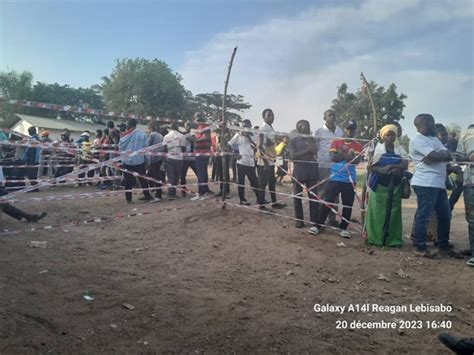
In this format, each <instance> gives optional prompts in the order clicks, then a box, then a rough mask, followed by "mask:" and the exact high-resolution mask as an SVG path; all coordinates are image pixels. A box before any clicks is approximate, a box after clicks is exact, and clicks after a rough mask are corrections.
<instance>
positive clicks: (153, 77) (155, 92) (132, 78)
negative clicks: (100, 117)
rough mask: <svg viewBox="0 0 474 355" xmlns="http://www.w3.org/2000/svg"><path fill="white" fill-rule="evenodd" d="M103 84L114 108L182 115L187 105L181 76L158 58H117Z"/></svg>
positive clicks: (145, 113)
mask: <svg viewBox="0 0 474 355" xmlns="http://www.w3.org/2000/svg"><path fill="white" fill-rule="evenodd" d="M96 88H97V87H96ZM99 88H100V90H101V91H102V94H103V96H104V99H105V104H106V107H107V109H108V110H111V111H125V112H133V113H138V114H142V115H158V116H163V117H178V115H179V113H180V112H182V111H183V110H184V106H185V101H184V95H185V89H184V87H183V85H182V84H181V77H180V76H179V74H177V73H174V72H173V71H171V69H170V68H169V67H168V65H167V64H166V63H165V62H163V61H161V60H158V59H153V60H147V59H143V58H136V59H120V60H117V62H116V66H115V68H114V69H113V71H112V74H110V76H105V77H103V78H102V85H101V86H100V87H99Z"/></svg>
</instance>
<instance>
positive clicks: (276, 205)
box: [272, 202, 286, 210]
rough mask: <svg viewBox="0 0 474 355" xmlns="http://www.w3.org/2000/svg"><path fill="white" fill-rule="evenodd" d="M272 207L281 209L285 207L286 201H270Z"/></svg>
mask: <svg viewBox="0 0 474 355" xmlns="http://www.w3.org/2000/svg"><path fill="white" fill-rule="evenodd" d="M272 207H273V208H276V209H277V210H281V209H282V208H285V207H286V203H279V202H275V203H272Z"/></svg>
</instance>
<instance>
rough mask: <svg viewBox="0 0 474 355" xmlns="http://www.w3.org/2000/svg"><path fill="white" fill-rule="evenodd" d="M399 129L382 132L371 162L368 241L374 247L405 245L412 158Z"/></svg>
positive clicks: (382, 130) (383, 129) (392, 127)
mask: <svg viewBox="0 0 474 355" xmlns="http://www.w3.org/2000/svg"><path fill="white" fill-rule="evenodd" d="M397 133H398V128H397V126H395V125H392V124H390V125H386V126H384V127H383V128H382V129H381V130H380V139H381V142H380V143H379V144H378V145H377V147H376V149H375V152H374V156H373V158H372V160H371V161H370V162H369V172H370V176H369V202H368V206H367V215H366V216H367V217H366V231H367V241H368V242H369V244H372V245H379V246H390V247H395V246H400V245H402V199H401V188H400V185H401V180H402V176H403V172H404V171H405V170H407V168H408V156H407V155H406V152H405V150H404V149H400V146H399V145H398V144H396V139H397Z"/></svg>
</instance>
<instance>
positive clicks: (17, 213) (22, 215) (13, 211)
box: [0, 203, 31, 221]
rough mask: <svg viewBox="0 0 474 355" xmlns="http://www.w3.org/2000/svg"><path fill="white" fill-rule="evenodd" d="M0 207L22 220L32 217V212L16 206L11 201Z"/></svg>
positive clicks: (11, 215)
mask: <svg viewBox="0 0 474 355" xmlns="http://www.w3.org/2000/svg"><path fill="white" fill-rule="evenodd" d="M0 208H1V209H2V210H3V212H5V213H6V214H7V215H9V216H10V217H13V218H15V219H16V220H18V221H21V219H22V218H28V217H31V215H30V214H28V213H26V212H24V211H22V210H20V209H19V208H16V207H15V206H12V205H10V204H9V203H5V204H0Z"/></svg>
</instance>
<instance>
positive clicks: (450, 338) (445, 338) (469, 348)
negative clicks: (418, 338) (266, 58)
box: [438, 332, 474, 354]
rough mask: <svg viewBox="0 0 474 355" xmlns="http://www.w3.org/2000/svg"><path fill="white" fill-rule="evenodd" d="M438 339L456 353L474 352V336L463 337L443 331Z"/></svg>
mask: <svg viewBox="0 0 474 355" xmlns="http://www.w3.org/2000/svg"><path fill="white" fill-rule="evenodd" d="M438 339H439V341H440V342H442V343H443V344H444V345H445V346H446V347H448V348H449V349H450V350H451V351H453V352H454V353H456V354H474V338H461V337H457V336H454V335H451V334H449V333H447V332H441V333H440V334H439V335H438Z"/></svg>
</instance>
